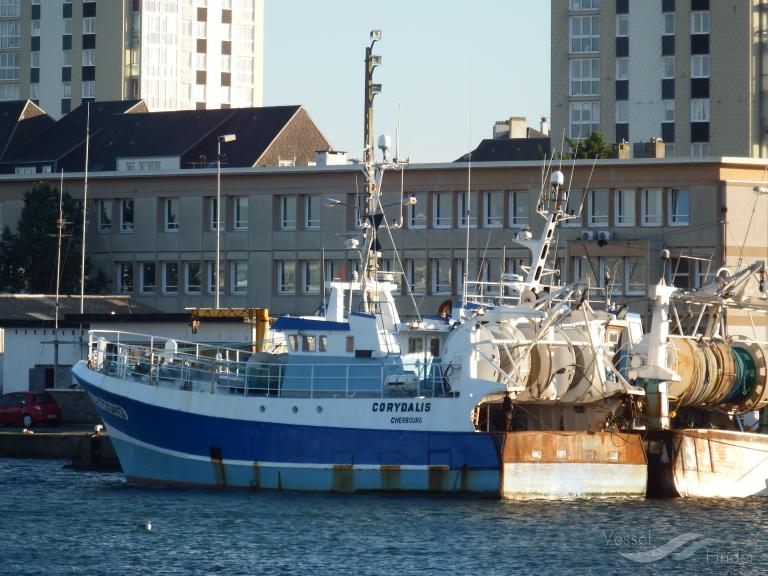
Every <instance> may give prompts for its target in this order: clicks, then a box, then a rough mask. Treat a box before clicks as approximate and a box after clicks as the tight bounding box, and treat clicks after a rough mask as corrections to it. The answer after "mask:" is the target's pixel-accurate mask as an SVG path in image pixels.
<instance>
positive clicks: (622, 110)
mask: <svg viewBox="0 0 768 576" xmlns="http://www.w3.org/2000/svg"><path fill="white" fill-rule="evenodd" d="M628 123H629V102H627V101H626V100H617V101H616V124H628Z"/></svg>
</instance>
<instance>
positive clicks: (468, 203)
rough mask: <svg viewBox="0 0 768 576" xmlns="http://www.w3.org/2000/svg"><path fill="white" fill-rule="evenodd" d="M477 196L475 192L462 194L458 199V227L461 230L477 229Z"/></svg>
mask: <svg viewBox="0 0 768 576" xmlns="http://www.w3.org/2000/svg"><path fill="white" fill-rule="evenodd" d="M477 196H478V193H477V192H475V193H472V192H462V193H461V196H460V197H459V210H460V213H459V226H461V227H462V228H465V227H467V226H469V227H470V228H476V227H477Z"/></svg>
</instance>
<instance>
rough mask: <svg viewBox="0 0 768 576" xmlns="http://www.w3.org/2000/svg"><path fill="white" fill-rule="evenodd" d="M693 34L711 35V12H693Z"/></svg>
mask: <svg viewBox="0 0 768 576" xmlns="http://www.w3.org/2000/svg"><path fill="white" fill-rule="evenodd" d="M691 34H709V11H700V12H691Z"/></svg>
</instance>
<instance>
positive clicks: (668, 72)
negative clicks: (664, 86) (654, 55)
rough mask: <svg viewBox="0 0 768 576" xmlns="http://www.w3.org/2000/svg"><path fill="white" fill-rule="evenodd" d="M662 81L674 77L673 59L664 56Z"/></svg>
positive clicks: (672, 57)
mask: <svg viewBox="0 0 768 576" xmlns="http://www.w3.org/2000/svg"><path fill="white" fill-rule="evenodd" d="M663 74H664V75H663V76H662V79H669V78H674V77H675V57H674V56H664V72H663Z"/></svg>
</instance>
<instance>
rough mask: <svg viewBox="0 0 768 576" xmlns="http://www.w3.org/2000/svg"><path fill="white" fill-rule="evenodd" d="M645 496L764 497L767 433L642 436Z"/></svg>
mask: <svg viewBox="0 0 768 576" xmlns="http://www.w3.org/2000/svg"><path fill="white" fill-rule="evenodd" d="M645 441H646V446H647V450H648V460H649V464H648V496H649V497H655V498H673V497H684V498H695V497H701V498H739V497H747V496H768V488H767V486H768V435H764V434H752V433H748V432H737V431H731V430H704V429H681V430H658V431H652V432H647V433H646V435H645Z"/></svg>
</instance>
